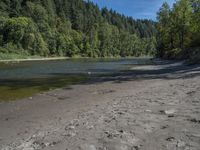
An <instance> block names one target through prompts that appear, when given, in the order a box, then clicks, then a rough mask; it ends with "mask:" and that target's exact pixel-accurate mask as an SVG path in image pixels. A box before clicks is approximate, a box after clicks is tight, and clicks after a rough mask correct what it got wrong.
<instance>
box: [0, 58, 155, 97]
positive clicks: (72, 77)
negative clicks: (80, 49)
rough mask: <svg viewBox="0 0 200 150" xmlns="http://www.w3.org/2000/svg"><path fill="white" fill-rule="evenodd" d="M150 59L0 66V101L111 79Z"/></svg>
mask: <svg viewBox="0 0 200 150" xmlns="http://www.w3.org/2000/svg"><path fill="white" fill-rule="evenodd" d="M150 63H151V60H150V58H130V59H67V60H54V61H27V62H19V63H8V64H5V63H1V64H0V101H10V100H17V99H21V98H25V97H30V96H32V95H34V94H37V93H40V92H44V91H48V90H51V89H55V88H60V87H64V86H69V85H71V84H77V83H80V82H87V80H88V79H90V77H91V76H93V77H94V76H96V77H98V76H104V75H106V76H109V75H110V76H111V75H112V74H113V73H117V72H120V71H124V70H128V69H129V68H130V67H131V66H138V65H146V64H150Z"/></svg>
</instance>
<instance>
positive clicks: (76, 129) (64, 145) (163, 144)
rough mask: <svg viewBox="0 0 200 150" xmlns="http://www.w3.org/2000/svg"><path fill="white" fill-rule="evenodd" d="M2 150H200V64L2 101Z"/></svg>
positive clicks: (142, 69) (134, 73)
mask: <svg viewBox="0 0 200 150" xmlns="http://www.w3.org/2000/svg"><path fill="white" fill-rule="evenodd" d="M149 68H151V69H149ZM0 149H1V150H200V66H198V65H197V66H184V65H182V64H180V63H176V64H173V65H172V64H170V65H169V64H163V65H160V66H149V67H146V68H145V67H144V66H143V67H137V68H135V69H134V68H133V69H132V70H131V71H127V72H122V73H121V74H116V75H115V76H113V77H110V78H104V79H102V80H95V81H93V82H91V83H87V84H82V85H73V86H71V87H70V88H63V89H58V90H54V91H49V92H47V93H43V94H38V95H36V96H34V97H32V98H29V99H24V100H19V101H16V102H10V103H0Z"/></svg>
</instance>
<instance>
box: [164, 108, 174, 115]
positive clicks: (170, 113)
mask: <svg viewBox="0 0 200 150" xmlns="http://www.w3.org/2000/svg"><path fill="white" fill-rule="evenodd" d="M164 112H165V114H166V115H173V114H174V113H175V112H176V110H175V109H170V110H165V111H164Z"/></svg>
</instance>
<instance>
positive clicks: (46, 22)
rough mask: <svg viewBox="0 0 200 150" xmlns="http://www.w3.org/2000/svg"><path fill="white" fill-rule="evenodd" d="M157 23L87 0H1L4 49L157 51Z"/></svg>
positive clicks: (88, 53)
mask: <svg viewBox="0 0 200 150" xmlns="http://www.w3.org/2000/svg"><path fill="white" fill-rule="evenodd" d="M155 36H156V28H155V23H154V22H153V21H150V20H134V19H133V18H131V17H126V16H124V15H121V14H119V13H117V12H115V11H113V10H108V9H107V8H103V9H102V10H100V9H99V8H98V6H97V5H95V4H93V3H92V2H89V1H88V2H85V1H83V0H1V1H0V54H1V55H4V56H6V55H7V54H16V55H18V54H19V55H38V56H69V57H73V56H82V57H113V56H114V57H117V56H140V55H151V54H154V53H155V49H156V48H155V47H156V38H155Z"/></svg>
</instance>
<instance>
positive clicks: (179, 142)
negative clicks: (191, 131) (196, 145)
mask: <svg viewBox="0 0 200 150" xmlns="http://www.w3.org/2000/svg"><path fill="white" fill-rule="evenodd" d="M185 145H186V144H185V142H183V141H181V140H179V141H178V142H177V145H176V146H177V147H178V148H181V147H185Z"/></svg>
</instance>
